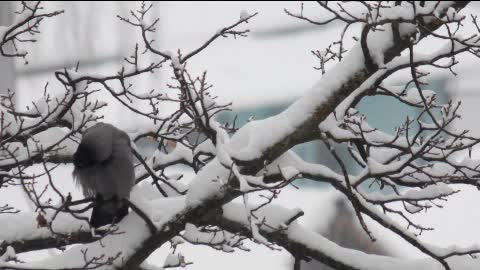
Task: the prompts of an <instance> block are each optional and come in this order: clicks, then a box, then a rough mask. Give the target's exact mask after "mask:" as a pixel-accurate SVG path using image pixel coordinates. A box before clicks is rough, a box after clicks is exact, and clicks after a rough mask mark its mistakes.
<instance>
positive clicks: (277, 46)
mask: <svg viewBox="0 0 480 270" xmlns="http://www.w3.org/2000/svg"><path fill="white" fill-rule="evenodd" d="M47 7H51V8H52V9H53V8H62V9H65V11H66V14H64V15H62V16H59V17H57V18H54V19H52V20H49V21H46V22H45V25H44V26H43V28H42V29H43V31H42V32H43V33H42V35H41V38H40V40H39V42H38V44H35V46H34V47H32V48H31V49H29V52H30V55H29V58H28V60H29V64H28V65H24V63H23V61H22V60H20V61H18V62H16V63H15V69H14V70H15V73H16V76H15V77H16V80H15V81H14V83H15V89H16V91H17V93H19V96H18V102H19V104H22V105H25V104H26V103H28V102H29V101H30V100H31V99H32V98H33V99H34V98H35V97H39V96H41V95H42V94H43V91H42V88H43V87H38V86H39V85H44V83H45V82H46V81H51V82H52V83H54V81H55V80H54V77H53V75H52V71H54V70H56V69H58V67H63V66H65V65H70V66H73V65H74V64H75V62H76V61H77V60H81V63H86V64H85V65H84V66H81V70H82V68H83V70H84V71H89V72H107V71H112V70H117V68H118V65H119V63H120V62H121V60H122V56H123V55H126V54H128V52H129V51H130V50H131V49H132V48H133V46H134V44H135V41H136V40H138V36H137V33H135V32H134V31H133V30H132V29H129V28H128V27H126V26H125V25H124V24H122V23H121V22H120V21H119V20H118V19H117V18H116V17H115V15H116V14H126V13H127V12H128V10H129V8H131V7H135V4H134V3H114V2H102V3H78V2H68V3H67V2H59V3H53V2H52V3H48V5H47ZM284 8H288V9H292V10H296V9H298V8H299V3H295V2H282V3H270V2H268V3H267V2H228V3H226V2H225V3H222V2H220V3H218V2H201V3H199V2H161V3H159V4H158V5H157V6H156V8H155V13H156V14H157V15H158V16H159V17H160V18H161V22H160V27H159V31H158V36H157V37H156V40H157V42H158V44H159V47H160V48H162V50H165V51H166V50H169V51H176V50H177V49H182V50H183V51H189V50H191V49H192V48H195V47H197V46H198V45H199V44H201V43H202V42H203V41H204V40H205V39H206V38H208V37H209V36H210V35H211V34H212V33H214V32H215V31H217V29H218V28H219V27H221V26H223V25H225V24H228V23H229V22H231V21H232V19H237V18H238V16H239V14H240V11H241V10H247V11H248V12H259V16H257V17H256V18H255V19H254V20H251V22H250V23H249V25H248V26H249V28H250V29H251V34H250V35H249V37H247V38H242V39H238V40H234V39H220V40H219V41H216V42H215V44H214V45H213V46H212V47H211V48H208V49H207V50H206V51H205V52H203V53H202V54H200V55H199V56H198V57H195V58H194V59H193V60H192V61H190V62H189V67H190V70H191V71H193V72H201V71H203V70H207V71H208V75H209V78H210V79H209V80H210V82H212V83H213V85H214V89H215V91H214V92H215V94H216V95H218V96H219V98H220V99H221V100H223V101H231V102H233V105H232V106H233V108H234V109H235V110H238V111H242V110H249V109H251V108H253V109H251V110H253V111H255V108H261V107H263V106H265V107H268V106H270V105H275V104H289V103H291V102H292V101H293V100H295V99H296V98H297V97H299V96H301V95H302V94H303V93H304V92H306V91H307V90H308V89H309V88H310V87H311V86H312V85H314V83H315V82H317V81H318V79H319V78H320V77H321V73H320V71H317V70H315V69H313V66H314V65H316V62H315V58H314V57H313V55H312V54H311V53H310V51H311V50H316V49H321V48H323V47H324V46H326V45H327V44H329V43H331V42H332V41H333V39H335V38H336V37H337V35H338V31H339V28H336V27H335V26H333V27H329V28H325V27H322V28H313V27H311V26H309V25H306V24H305V23H302V22H299V21H298V20H295V19H293V18H291V17H288V16H286V15H285V13H284V12H283V9H284ZM468 9H469V10H470V11H472V10H475V9H480V4H477V3H474V4H471V5H469V7H468ZM2 16H5V14H2ZM318 16H321V14H319V15H318ZM1 22H2V21H0V23H1ZM432 46H433V44H432ZM426 47H427V48H426V49H428V43H427V45H426ZM59 48H61V49H59ZM461 60H462V61H461V63H460V64H459V65H458V66H457V67H456V70H457V71H458V73H459V74H461V75H460V76H458V77H453V76H451V75H450V74H439V75H438V76H439V77H440V78H442V79H445V81H444V82H445V84H444V88H445V90H446V93H447V94H448V95H449V96H450V97H452V98H454V99H462V100H463V102H464V103H463V109H462V112H461V114H462V115H463V121H462V122H461V123H462V125H463V126H461V128H468V129H470V130H471V131H472V132H473V133H474V134H475V135H477V136H478V135H480V125H478V116H477V115H478V104H479V102H480V92H479V91H478V89H477V88H478V86H477V85H478V84H477V83H476V80H475V79H476V76H478V75H477V74H478V72H477V70H476V69H472V67H475V66H476V65H478V64H479V63H478V62H479V60H478V59H472V58H468V59H461ZM2 75H3V76H5V73H3V74H0V79H3V80H4V81H5V82H7V81H8V79H10V78H12V77H8V78H7V79H5V78H2ZM170 76H171V74H168V73H165V74H161V75H160V76H156V77H148V76H147V77H145V78H143V80H142V81H139V83H140V84H141V85H142V87H143V88H144V89H148V88H151V87H155V86H156V85H159V84H160V83H165V82H166V81H168V80H169V78H170ZM396 79H397V80H401V78H396ZM2 86H3V85H2ZM2 88H3V87H2ZM52 91H55V85H54V84H53V85H52ZM108 98H109V97H107V96H105V99H108ZM119 116H121V117H119ZM105 121H107V122H111V123H113V124H115V125H117V126H119V127H121V128H123V129H125V130H127V131H128V130H131V129H132V128H133V127H132V125H135V124H136V122H135V119H133V118H132V119H128V118H126V117H125V114H122V108H120V107H119V106H114V105H111V106H109V108H107V109H106V110H105ZM459 128H460V127H459ZM33 169H35V168H33ZM176 169H178V170H179V171H180V172H182V173H186V174H187V177H185V182H186V183H188V172H185V171H184V169H183V168H182V167H181V166H179V167H177V168H176ZM71 171H72V167H71V166H70V165H65V166H62V168H60V169H58V170H56V171H55V174H54V179H55V181H57V183H58V185H59V186H61V188H62V190H64V191H65V193H67V192H74V194H75V196H80V193H79V192H78V190H77V189H76V187H75V186H74V185H73V183H72V177H71ZM19 189H20V188H19ZM12 190H13V189H11V188H9V189H8V191H3V190H0V198H2V202H3V201H6V202H7V203H12V204H14V205H15V206H18V207H19V208H20V209H28V205H27V204H26V202H25V199H24V198H23V197H22V195H21V193H22V192H21V191H20V190H17V191H16V192H12ZM339 199H340V196H339V195H337V194H335V193H334V192H333V190H331V189H329V188H326V187H325V186H322V185H311V186H306V187H304V188H302V189H300V190H296V189H294V188H287V189H286V190H284V191H283V192H282V193H281V196H280V197H279V199H278V201H277V203H279V204H282V205H284V206H286V207H288V208H295V207H297V206H301V207H302V209H303V210H304V212H305V213H306V214H305V216H304V218H302V219H301V220H302V222H303V223H304V224H306V225H307V226H309V227H312V228H314V229H315V230H317V231H321V232H322V231H326V230H327V227H328V225H329V224H330V221H331V220H332V219H333V218H334V217H335V215H336V213H335V209H337V208H336V204H337V203H338V200H339ZM479 203H480V199H479V196H478V191H476V190H473V188H469V189H465V190H464V192H462V193H460V194H459V195H454V196H453V197H452V198H451V199H450V200H449V202H448V203H447V204H446V206H445V208H444V209H433V210H431V211H429V212H428V213H427V214H422V215H420V216H417V220H419V221H421V222H422V223H425V224H429V225H432V226H435V228H436V230H435V231H433V232H425V233H424V234H423V235H422V236H421V239H423V240H425V241H427V242H429V243H432V244H436V245H439V246H445V247H446V246H449V245H451V244H456V245H461V246H467V245H472V244H480V235H479V234H478V233H477V231H478V227H479V226H480V211H468V212H467V208H472V207H474V208H475V206H476V205H479ZM367 221H369V220H367ZM369 224H370V226H372V230H373V232H374V234H376V235H378V236H379V237H378V238H379V239H380V241H379V243H377V244H376V245H380V246H381V247H385V248H386V249H387V250H388V251H389V252H390V253H391V254H393V255H395V256H399V257H405V258H407V257H408V258H412V257H419V256H422V254H420V253H419V252H418V251H417V250H416V249H415V248H413V247H410V246H409V245H408V244H407V243H405V242H403V241H402V240H400V239H399V238H397V237H395V236H393V235H392V234H391V233H388V232H386V231H385V230H384V229H382V228H380V226H378V225H376V224H375V223H374V222H369ZM1 226H2V224H0V227H1ZM459 228H461V230H459ZM0 235H1V232H0ZM1 238H2V237H0V239H1ZM249 247H250V248H252V251H251V252H242V251H235V253H234V254H229V253H223V252H218V251H213V250H212V249H211V248H208V247H198V246H189V245H184V246H182V247H180V249H181V250H182V253H183V254H184V255H185V256H186V258H187V260H188V261H193V262H194V264H193V265H189V266H187V267H186V269H192V270H193V269H219V268H225V267H228V268H229V269H246V268H247V269H248V268H253V269H291V267H292V258H291V256H290V255H289V253H288V252H286V251H273V252H272V251H271V250H270V249H268V248H266V247H264V246H257V245H253V244H250V245H249ZM169 248H170V247H169V246H168V244H167V245H165V246H164V247H162V248H161V249H159V250H158V251H156V252H155V253H154V254H152V255H151V257H150V258H149V261H150V262H155V263H160V264H161V263H162V262H163V260H164V258H165V256H166V254H167V253H168V252H169V251H170V250H169ZM51 252H59V251H51ZM47 255H48V254H45V252H41V253H38V252H37V253H35V254H33V253H27V254H22V256H25V258H28V259H29V260H31V259H32V258H37V257H38V258H43V257H44V256H47Z"/></svg>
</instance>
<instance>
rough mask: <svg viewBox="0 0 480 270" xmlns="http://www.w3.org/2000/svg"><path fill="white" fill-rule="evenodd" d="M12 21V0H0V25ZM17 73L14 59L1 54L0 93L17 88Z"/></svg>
mask: <svg viewBox="0 0 480 270" xmlns="http://www.w3.org/2000/svg"><path fill="white" fill-rule="evenodd" d="M12 22H13V12H12V4H11V3H10V1H0V26H6V25H10V24H11V23H12ZM7 50H8V47H7ZM15 75H16V72H15V64H14V59H13V58H7V57H3V56H1V55H0V94H4V93H6V92H7V89H11V90H13V89H14V88H15Z"/></svg>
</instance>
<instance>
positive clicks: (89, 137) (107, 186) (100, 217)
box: [73, 122, 135, 229]
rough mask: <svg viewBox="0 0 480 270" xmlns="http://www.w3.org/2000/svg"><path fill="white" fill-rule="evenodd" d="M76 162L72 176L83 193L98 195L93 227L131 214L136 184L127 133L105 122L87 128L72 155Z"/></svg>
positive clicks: (115, 221)
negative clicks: (129, 205) (129, 210)
mask: <svg viewBox="0 0 480 270" xmlns="http://www.w3.org/2000/svg"><path fill="white" fill-rule="evenodd" d="M73 165H74V169H73V178H74V181H75V182H76V184H77V185H78V186H80V187H81V189H82V191H83V195H84V196H85V197H86V198H93V197H94V198H95V201H94V204H93V209H92V213H91V217H90V220H89V223H90V226H91V228H95V229H97V228H100V227H102V226H105V225H112V224H114V223H118V222H120V221H121V220H122V219H123V218H124V217H125V216H126V215H127V214H128V208H129V207H128V198H129V195H130V191H131V190H132V188H133V185H134V184H135V171H134V164H133V156H132V147H131V143H130V138H129V136H128V134H127V133H126V132H125V131H122V130H120V129H118V128H116V127H115V126H113V125H111V124H107V123H102V122H99V123H96V124H95V125H93V126H91V127H89V128H87V129H86V130H85V132H84V134H83V136H82V139H81V141H80V144H79V145H78V148H77V150H76V152H75V153H74V155H73ZM125 199H127V200H125Z"/></svg>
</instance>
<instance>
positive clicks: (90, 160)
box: [73, 143, 96, 169]
mask: <svg viewBox="0 0 480 270" xmlns="http://www.w3.org/2000/svg"><path fill="white" fill-rule="evenodd" d="M95 163H96V161H95V157H94V153H93V151H91V150H90V149H88V147H86V146H85V145H84V144H82V143H81V144H80V145H79V146H78V148H77V152H75V154H74V155H73V165H75V167H76V168H78V169H84V168H87V167H91V166H93V165H95Z"/></svg>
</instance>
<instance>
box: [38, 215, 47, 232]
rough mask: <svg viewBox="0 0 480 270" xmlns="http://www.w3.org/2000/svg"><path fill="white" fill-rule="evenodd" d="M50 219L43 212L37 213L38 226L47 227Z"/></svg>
mask: <svg viewBox="0 0 480 270" xmlns="http://www.w3.org/2000/svg"><path fill="white" fill-rule="evenodd" d="M47 224H48V221H47V219H46V218H45V216H44V215H43V214H42V212H38V215H37V228H44V227H47Z"/></svg>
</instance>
